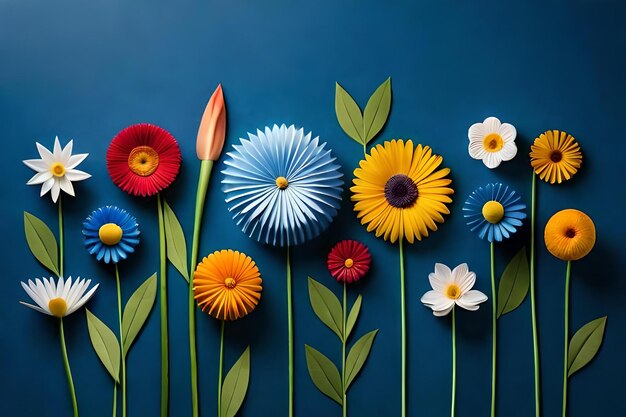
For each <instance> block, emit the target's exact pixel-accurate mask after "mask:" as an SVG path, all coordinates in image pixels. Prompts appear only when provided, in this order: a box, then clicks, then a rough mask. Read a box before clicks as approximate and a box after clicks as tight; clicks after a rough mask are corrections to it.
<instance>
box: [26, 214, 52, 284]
mask: <svg viewBox="0 0 626 417" xmlns="http://www.w3.org/2000/svg"><path fill="white" fill-rule="evenodd" d="M24 232H25V233H26V241H27V242H28V247H29V248H30V251H31V252H32V253H33V255H35V258H37V260H38V261H39V262H41V264H42V265H43V266H45V267H46V268H48V269H49V270H50V271H52V272H53V273H54V274H55V275H59V249H58V246H57V240H56V238H55V237H54V233H52V231H51V230H50V228H49V227H48V226H46V224H45V223H44V222H43V221H41V220H40V219H39V218H37V217H35V216H33V215H32V214H30V213H29V212H27V211H25V212H24Z"/></svg>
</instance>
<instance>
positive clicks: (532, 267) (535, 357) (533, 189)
mask: <svg viewBox="0 0 626 417" xmlns="http://www.w3.org/2000/svg"><path fill="white" fill-rule="evenodd" d="M536 177H537V176H536V175H535V172H534V171H533V180H532V187H531V193H530V195H531V198H530V312H531V321H532V328H533V361H534V365H535V417H539V416H540V415H541V411H540V407H539V401H540V397H541V390H540V385H539V337H538V334H537V308H536V306H535V207H536V200H535V199H536V195H537V190H536V188H537V186H536V183H537V178H536Z"/></svg>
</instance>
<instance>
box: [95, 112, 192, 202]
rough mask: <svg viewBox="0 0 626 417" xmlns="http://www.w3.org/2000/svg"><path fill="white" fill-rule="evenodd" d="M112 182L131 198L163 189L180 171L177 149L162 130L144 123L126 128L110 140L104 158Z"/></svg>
mask: <svg viewBox="0 0 626 417" xmlns="http://www.w3.org/2000/svg"><path fill="white" fill-rule="evenodd" d="M106 160H107V169H108V170H109V175H110V176H111V179H112V180H113V183H115V185H117V186H118V187H119V188H121V189H122V190H124V191H125V192H127V193H129V194H132V195H135V196H142V197H145V196H151V195H154V194H156V193H158V192H159V191H161V190H163V189H165V188H167V187H168V186H169V185H170V184H171V183H172V182H173V181H174V179H175V178H176V176H177V175H178V170H179V169H180V162H181V156H180V148H179V147H178V142H176V139H174V137H173V136H172V135H171V134H170V133H169V132H168V131H167V130H165V129H163V128H161V127H159V126H155V125H152V124H148V123H141V124H136V125H132V126H129V127H127V128H125V129H123V130H122V131H121V132H119V133H118V134H117V135H116V136H115V137H114V138H113V141H111V145H109V149H108V151H107V155H106Z"/></svg>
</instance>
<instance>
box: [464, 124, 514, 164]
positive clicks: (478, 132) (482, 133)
mask: <svg viewBox="0 0 626 417" xmlns="http://www.w3.org/2000/svg"><path fill="white" fill-rule="evenodd" d="M467 136H468V138H469V146H468V150H469V154H470V156H471V157H472V158H474V159H480V160H482V161H483V164H485V166H486V167H487V168H489V169H494V168H496V167H498V165H500V163H501V162H502V161H510V160H511V159H513V158H514V157H515V155H516V154H517V146H516V145H515V138H516V136H517V130H516V129H515V126H513V125H512V124H509V123H500V120H499V119H497V118H495V117H487V118H486V119H485V121H484V122H482V123H474V124H473V125H471V126H470V128H469V130H468V132H467Z"/></svg>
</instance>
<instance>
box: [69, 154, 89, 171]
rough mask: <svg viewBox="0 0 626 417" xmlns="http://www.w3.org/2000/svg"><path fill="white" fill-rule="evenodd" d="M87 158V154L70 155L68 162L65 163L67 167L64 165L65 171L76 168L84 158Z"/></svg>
mask: <svg viewBox="0 0 626 417" xmlns="http://www.w3.org/2000/svg"><path fill="white" fill-rule="evenodd" d="M88 156H89V154H88V153H79V154H76V155H72V156H71V157H70V159H69V161H67V165H65V169H72V168H76V167H77V166H78V164H80V163H81V162H83V161H84V160H85V158H87V157H88Z"/></svg>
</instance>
